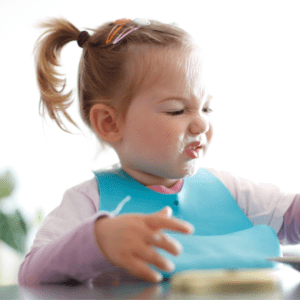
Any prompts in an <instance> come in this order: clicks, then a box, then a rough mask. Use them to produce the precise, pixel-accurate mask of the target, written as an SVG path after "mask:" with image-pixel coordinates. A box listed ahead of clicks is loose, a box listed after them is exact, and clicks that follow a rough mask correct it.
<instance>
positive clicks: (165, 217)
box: [94, 206, 194, 282]
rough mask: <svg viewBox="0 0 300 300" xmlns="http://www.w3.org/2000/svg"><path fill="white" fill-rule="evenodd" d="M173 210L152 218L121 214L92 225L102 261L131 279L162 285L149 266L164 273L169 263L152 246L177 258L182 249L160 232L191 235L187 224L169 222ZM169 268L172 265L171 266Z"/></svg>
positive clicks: (164, 211) (149, 215)
mask: <svg viewBox="0 0 300 300" xmlns="http://www.w3.org/2000/svg"><path fill="white" fill-rule="evenodd" d="M171 215H172V209H171V208H170V207H168V206H167V207H165V208H164V209H163V210H161V211H159V212H157V213H155V214H124V215H120V216H116V217H114V218H108V217H105V218H100V219H98V220H97V221H96V222H95V227H94V229H95V236H96V240H97V243H98V246H99V248H100V249H101V251H102V253H103V255H104V256H105V258H106V259H107V260H108V261H109V262H110V263H111V264H113V265H115V266H117V267H122V268H124V269H126V270H127V271H128V272H129V273H130V274H131V275H133V276H137V277H140V278H141V279H143V280H147V281H150V282H158V281H161V279H162V278H161V277H160V278H159V277H158V276H157V275H161V274H158V273H157V272H155V271H153V270H152V269H151V268H149V267H148V265H147V264H148V263H150V264H152V265H155V266H156V267H157V268H159V269H162V270H165V271H167V272H169V271H172V270H173V268H170V269H169V268H168V261H167V260H166V259H165V258H163V257H162V256H161V255H159V254H158V253H157V252H156V251H155V249H154V248H153V247H152V246H155V247H159V248H162V249H164V250H166V251H168V252H170V253H171V254H173V255H178V254H180V252H181V250H182V246H181V245H180V243H179V242H178V241H176V240H174V239H173V238H172V239H171V238H170V237H167V236H166V235H164V234H163V233H162V232H161V229H167V230H172V231H178V232H181V233H187V234H191V233H193V231H194V229H193V226H192V225H191V224H190V223H187V222H184V221H181V220H179V219H176V218H171ZM170 264H171V265H172V263H171V262H170Z"/></svg>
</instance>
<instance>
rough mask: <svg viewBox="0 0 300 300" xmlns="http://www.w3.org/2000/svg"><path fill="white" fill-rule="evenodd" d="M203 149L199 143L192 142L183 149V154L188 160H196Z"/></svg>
mask: <svg viewBox="0 0 300 300" xmlns="http://www.w3.org/2000/svg"><path fill="white" fill-rule="evenodd" d="M201 149H203V145H201V142H194V143H191V144H189V145H188V146H187V147H186V148H185V149H184V153H185V154H186V155H187V156H189V157H190V158H198V157H199V155H200V151H201Z"/></svg>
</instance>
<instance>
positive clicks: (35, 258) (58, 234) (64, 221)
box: [19, 180, 113, 284]
mask: <svg viewBox="0 0 300 300" xmlns="http://www.w3.org/2000/svg"><path fill="white" fill-rule="evenodd" d="M95 183H96V182H95ZM88 184H90V185H93V184H94V182H93V181H92V180H91V181H88V182H87V183H84V184H81V185H79V186H76V187H74V188H72V189H69V190H68V191H66V193H65V194H64V197H63V200H62V203H61V205H60V206H59V207H58V208H56V209H55V210H54V211H52V212H51V213H50V214H49V215H48V216H47V217H46V218H45V220H44V221H43V224H42V226H41V228H40V229H39V231H38V233H37V235H36V238H35V240H34V243H33V245H32V247H31V248H30V251H29V252H28V254H27V255H26V257H25V259H24V261H23V263H22V265H21V267H20V270H19V284H38V283H43V282H45V283H50V282H62V281H67V280H69V279H75V280H77V281H80V282H83V281H85V280H87V279H90V278H94V277H97V276H98V275H100V274H101V273H102V272H103V271H107V270H110V269H111V268H112V267H113V266H112V265H111V264H110V263H109V262H107V261H106V260H105V258H104V257H103V256H102V254H101V252H100V251H99V248H98V246H97V243H96V241H95V237H94V232H93V228H94V223H95V221H96V220H97V219H98V218H99V217H100V216H101V215H103V214H102V213H99V212H98V210H99V204H98V207H97V202H96V201H98V202H99V194H98V190H97V186H96V187H95V188H93V187H92V186H89V185H88Z"/></svg>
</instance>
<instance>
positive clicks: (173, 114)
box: [167, 109, 184, 116]
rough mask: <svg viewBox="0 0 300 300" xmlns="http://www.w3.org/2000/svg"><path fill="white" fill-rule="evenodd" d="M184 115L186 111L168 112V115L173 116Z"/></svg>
mask: <svg viewBox="0 0 300 300" xmlns="http://www.w3.org/2000/svg"><path fill="white" fill-rule="evenodd" d="M183 113H184V109H182V110H176V111H168V112H167V114H168V115H171V116H177V115H181V114H183Z"/></svg>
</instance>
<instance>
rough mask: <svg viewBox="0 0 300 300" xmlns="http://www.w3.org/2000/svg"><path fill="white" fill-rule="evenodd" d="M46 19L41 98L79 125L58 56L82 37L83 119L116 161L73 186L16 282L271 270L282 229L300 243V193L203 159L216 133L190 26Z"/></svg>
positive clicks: (39, 62)
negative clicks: (89, 26)
mask: <svg viewBox="0 0 300 300" xmlns="http://www.w3.org/2000/svg"><path fill="white" fill-rule="evenodd" d="M41 27H43V28H46V29H47V30H46V31H45V32H44V34H43V35H42V36H41V37H40V39H39V40H38V41H37V44H36V47H35V54H36V56H35V57H36V71H37V78H38V84H39V88H40V92H41V102H40V104H42V105H43V107H44V109H45V108H46V110H47V112H48V114H49V116H50V117H51V118H52V119H53V120H54V121H55V122H56V123H57V125H58V126H59V127H60V128H61V129H62V130H64V131H66V132H69V131H68V130H67V129H66V127H65V126H64V124H63V123H62V121H61V119H60V116H59V113H60V112H61V113H63V114H64V116H65V117H66V118H67V119H68V120H69V121H70V122H71V123H72V124H74V125H75V126H76V124H75V122H74V121H73V120H72V119H71V118H70V116H69V115H68V113H67V112H66V109H67V108H68V107H69V106H70V104H71V103H70V101H69V100H70V96H71V93H69V94H66V95H64V94H62V92H63V89H64V88H62V89H59V88H58V87H59V86H60V85H62V84H65V82H64V80H62V79H59V78H58V75H59V74H58V73H57V72H56V71H55V66H58V65H59V61H58V57H59V54H60V51H61V49H62V48H63V46H64V45H66V44H67V43H68V42H70V41H77V43H78V45H79V46H80V47H82V48H83V53H82V57H81V61H80V66H79V73H78V95H79V102H80V113H81V116H82V119H83V121H84V122H85V124H86V125H87V126H88V127H89V128H90V129H91V130H92V131H93V132H94V133H95V134H96V136H97V138H98V139H99V142H100V143H102V144H106V145H109V146H110V147H112V148H113V149H114V150H115V151H116V153H117V154H118V157H119V159H120V166H117V167H115V168H112V169H111V170H106V171H104V170H102V171H95V172H94V174H95V177H94V178H93V179H91V180H88V181H86V182H83V183H81V184H79V185H77V186H75V187H73V188H70V189H68V190H67V191H66V192H65V194H64V196H63V200H62V202H61V204H60V206H59V207H57V208H55V209H54V210H53V211H52V212H51V213H50V214H49V215H48V216H47V217H46V218H45V220H44V221H43V224H42V226H41V227H40V229H39V231H38V233H37V235H36V238H35V240H34V243H33V245H32V247H31V248H30V251H29V252H28V254H27V255H26V257H25V260H24V262H23V263H22V265H21V267H20V270H19V283H20V284H37V283H61V282H68V281H70V280H71V281H74V280H75V281H77V282H86V281H90V280H91V281H93V280H98V282H101V281H105V280H107V279H108V278H110V279H111V280H112V282H116V280H119V281H120V280H124V281H139V280H140V281H149V282H159V281H161V280H162V278H163V277H164V278H168V277H170V276H171V275H172V274H173V273H174V272H178V271H182V270H189V269H218V268H224V269H235V268H270V267H274V266H276V264H275V263H272V262H270V261H267V260H266V258H267V257H270V256H279V255H280V247H279V241H278V239H279V240H280V242H281V243H282V244H295V243H298V242H299V241H300V234H299V225H298V224H300V213H299V212H300V209H299V202H300V197H299V196H298V195H294V194H284V193H282V192H280V191H279V189H278V188H277V187H275V186H273V185H265V184H256V183H253V182H251V181H249V180H246V179H243V178H239V177H235V176H233V175H231V174H230V173H228V172H224V171H218V170H215V169H211V168H206V169H205V168H200V164H201V157H202V156H203V155H205V153H206V151H207V149H208V146H209V144H210V141H211V138H212V133H213V131H212V124H211V118H210V114H211V109H210V102H211V99H212V96H211V95H209V94H208V93H207V90H206V88H205V85H204V80H203V76H202V68H201V64H202V60H201V50H200V48H199V47H198V45H197V44H196V43H195V41H194V40H193V38H192V37H191V36H190V35H189V34H188V33H186V32H185V31H184V30H182V29H180V28H179V27H177V26H175V25H173V24H163V23H160V22H158V21H154V20H150V21H149V20H145V19H136V20H133V21H132V20H128V19H120V20H117V21H115V22H108V23H105V24H104V25H102V26H100V27H99V28H97V29H96V30H94V33H93V35H91V36H90V35H89V33H88V32H87V31H82V32H80V31H79V30H78V29H77V28H76V27H75V26H73V25H72V24H71V23H70V22H68V21H67V20H65V19H50V20H48V21H47V22H45V23H42V24H41ZM43 113H45V111H44V112H43ZM172 214H173V216H174V217H172ZM167 231H168V232H169V234H167ZM155 269H156V270H155Z"/></svg>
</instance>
